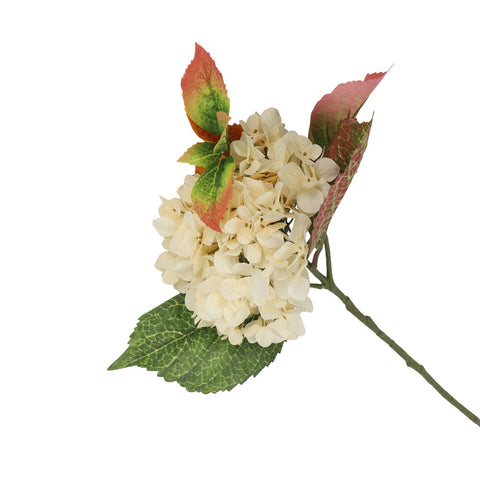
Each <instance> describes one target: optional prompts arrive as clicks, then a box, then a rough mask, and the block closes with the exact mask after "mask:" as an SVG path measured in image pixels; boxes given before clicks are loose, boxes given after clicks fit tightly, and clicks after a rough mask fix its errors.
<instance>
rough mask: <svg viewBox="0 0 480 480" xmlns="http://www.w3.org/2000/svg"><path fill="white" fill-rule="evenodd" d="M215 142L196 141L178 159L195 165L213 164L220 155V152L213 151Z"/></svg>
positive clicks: (207, 165) (205, 165) (206, 165)
mask: <svg viewBox="0 0 480 480" xmlns="http://www.w3.org/2000/svg"><path fill="white" fill-rule="evenodd" d="M215 147H216V145H215V143H212V142H198V143H196V144H195V145H193V146H191V147H190V148H189V149H188V150H187V151H186V152H185V153H184V154H183V155H182V156H181V157H180V158H179V159H178V161H179V162H184V163H189V164H190V165H195V166H196V167H206V168H207V167H209V166H210V165H212V164H214V163H215V162H216V161H217V160H218V159H219V158H220V156H221V153H223V152H221V153H217V152H216V151H215Z"/></svg>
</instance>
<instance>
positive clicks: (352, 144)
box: [310, 118, 372, 253]
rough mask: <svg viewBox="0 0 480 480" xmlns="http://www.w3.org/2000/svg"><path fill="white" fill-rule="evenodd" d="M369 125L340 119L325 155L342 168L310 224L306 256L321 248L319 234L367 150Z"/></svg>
mask: <svg viewBox="0 0 480 480" xmlns="http://www.w3.org/2000/svg"><path fill="white" fill-rule="evenodd" d="M371 125H372V121H370V122H364V123H358V122H357V120H356V119H355V118H349V119H346V120H343V121H342V122H341V124H340V126H339V128H338V130H337V132H336V134H335V137H334V138H333V139H332V142H331V145H332V147H331V149H330V148H329V149H328V150H327V152H330V154H331V155H332V156H330V158H332V159H333V160H335V161H337V162H338V163H339V165H340V166H341V167H342V166H344V167H345V168H344V171H343V173H341V174H340V175H339V176H338V177H337V178H336V179H335V182H334V184H333V185H332V186H331V187H330V190H329V191H328V195H327V198H326V199H325V201H324V202H323V203H322V205H321V207H320V210H319V212H318V214H317V215H316V217H315V219H314V221H313V230H312V236H311V239H310V253H311V252H312V251H313V250H314V248H315V247H319V248H321V246H322V245H321V239H322V235H323V233H324V232H325V231H326V230H327V227H328V224H329V223H330V220H331V218H332V216H333V214H334V213H335V210H336V209H337V207H338V205H339V203H340V201H341V200H342V198H343V197H344V195H345V193H346V191H347V189H348V187H349V185H350V183H351V181H352V178H353V176H354V175H355V173H356V172H357V170H358V166H359V165H360V160H361V159H362V157H363V154H364V152H365V149H366V148H367V143H368V135H369V134H370V128H371Z"/></svg>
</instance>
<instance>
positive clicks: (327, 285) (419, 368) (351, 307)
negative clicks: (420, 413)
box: [309, 239, 480, 426]
mask: <svg viewBox="0 0 480 480" xmlns="http://www.w3.org/2000/svg"><path fill="white" fill-rule="evenodd" d="M325 254H326V257H327V272H329V274H327V276H325V275H323V274H322V273H320V272H319V271H318V270H317V269H316V268H314V267H313V266H312V265H310V268H309V270H310V272H311V273H312V274H313V275H314V276H315V277H316V278H317V279H318V280H320V282H321V283H322V285H323V288H324V289H326V290H329V291H330V292H332V293H333V294H334V295H335V296H337V297H338V298H339V299H340V300H341V301H342V303H343V304H344V305H345V308H346V309H347V310H348V311H349V312H350V313H351V314H352V315H353V316H354V317H356V318H357V319H358V320H360V321H361V322H362V323H363V324H364V325H365V326H366V327H367V328H369V329H370V330H371V331H372V332H373V333H375V334H376V335H377V336H378V337H379V338H380V339H381V340H383V341H384V342H385V343H386V344H387V345H388V346H389V347H390V348H391V349H392V350H393V351H394V352H396V353H397V354H398V355H399V356H400V357H401V358H403V360H405V362H406V364H407V366H408V367H410V368H412V369H413V370H415V371H416V372H417V373H418V374H419V375H421V376H422V377H423V378H424V379H425V380H426V381H427V382H428V383H429V384H430V385H431V386H432V387H433V388H434V389H435V390H436V391H437V392H438V393H439V394H440V395H441V396H442V397H443V398H444V399H445V400H447V401H448V402H450V403H451V404H452V405H453V406H454V407H455V408H457V409H458V410H459V411H460V412H462V413H463V414H464V415H465V416H466V417H467V418H469V419H470V420H471V421H472V422H473V423H475V424H476V425H478V426H480V419H479V418H478V417H477V415H475V414H474V413H473V412H471V411H470V410H468V408H466V407H464V406H463V405H462V404H461V403H460V402H459V401H458V400H457V399H455V398H454V397H453V396H452V395H450V393H448V392H447V391H446V390H445V389H444V388H443V387H442V386H441V385H440V384H439V383H438V382H437V381H436V380H435V379H434V378H433V377H432V376H431V375H430V374H429V373H428V372H427V371H426V370H425V367H424V366H423V365H420V364H419V363H418V362H417V361H416V360H415V359H413V358H412V357H411V356H410V355H409V354H408V353H407V352H406V351H405V350H404V349H403V348H402V347H400V346H399V345H398V344H397V343H396V342H395V341H394V340H393V339H392V338H390V337H389V336H388V335H387V334H386V333H385V332H383V331H382V330H381V329H380V328H379V327H378V325H377V324H376V323H375V322H374V321H373V320H372V319H371V318H370V317H368V316H366V315H364V314H363V313H362V312H360V310H359V309H358V308H357V307H356V306H355V304H354V303H353V302H352V301H351V300H350V298H349V297H348V296H347V295H345V294H344V293H343V292H342V291H341V290H340V289H339V288H338V287H337V285H336V284H335V282H334V281H333V278H332V276H331V272H332V270H331V268H332V267H331V260H330V246H329V245H328V239H326V242H325Z"/></svg>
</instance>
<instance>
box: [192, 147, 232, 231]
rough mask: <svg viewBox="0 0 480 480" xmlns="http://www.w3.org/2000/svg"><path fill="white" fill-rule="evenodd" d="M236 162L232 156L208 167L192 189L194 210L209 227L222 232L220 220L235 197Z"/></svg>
mask: <svg viewBox="0 0 480 480" xmlns="http://www.w3.org/2000/svg"><path fill="white" fill-rule="evenodd" d="M234 170H235V160H233V158H232V156H230V155H229V156H228V157H226V158H223V159H222V160H220V161H219V162H217V163H215V164H213V165H211V166H210V167H208V168H207V169H206V170H205V171H204V172H203V173H202V174H201V175H200V177H199V179H198V180H197V181H196V183H195V185H194V186H193V189H192V202H193V208H194V210H195V211H196V212H197V213H198V216H199V217H200V218H201V219H202V221H203V222H204V223H205V225H207V226H208V227H210V228H212V229H213V230H215V231H217V232H221V231H222V230H221V228H220V219H221V218H222V215H223V214H224V213H225V210H226V209H227V207H228V202H229V201H230V199H231V198H232V195H233V171H234Z"/></svg>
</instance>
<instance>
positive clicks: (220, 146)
mask: <svg viewBox="0 0 480 480" xmlns="http://www.w3.org/2000/svg"><path fill="white" fill-rule="evenodd" d="M229 148H230V139H229V138H228V125H226V126H225V128H224V129H223V132H222V135H221V136H220V140H219V141H218V142H217V144H216V145H215V147H214V148H213V151H214V152H215V153H219V154H222V153H224V152H226V151H227V150H229Z"/></svg>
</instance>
